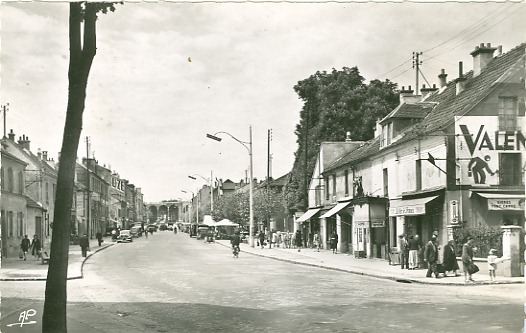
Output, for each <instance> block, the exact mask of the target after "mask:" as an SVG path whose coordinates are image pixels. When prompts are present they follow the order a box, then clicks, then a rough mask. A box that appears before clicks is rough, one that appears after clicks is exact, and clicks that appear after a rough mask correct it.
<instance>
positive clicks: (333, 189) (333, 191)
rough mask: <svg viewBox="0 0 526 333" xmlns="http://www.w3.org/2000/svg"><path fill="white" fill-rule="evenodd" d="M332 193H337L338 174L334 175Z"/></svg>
mask: <svg viewBox="0 0 526 333" xmlns="http://www.w3.org/2000/svg"><path fill="white" fill-rule="evenodd" d="M332 195H333V196H335V195H336V175H332Z"/></svg>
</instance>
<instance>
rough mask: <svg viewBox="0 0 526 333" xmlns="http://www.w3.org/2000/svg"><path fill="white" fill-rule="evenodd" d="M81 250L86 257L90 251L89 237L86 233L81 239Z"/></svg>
mask: <svg viewBox="0 0 526 333" xmlns="http://www.w3.org/2000/svg"><path fill="white" fill-rule="evenodd" d="M79 245H80V250H81V251H82V256H83V257H86V256H87V254H88V251H89V239H88V236H86V234H83V235H82V237H80V240H79Z"/></svg>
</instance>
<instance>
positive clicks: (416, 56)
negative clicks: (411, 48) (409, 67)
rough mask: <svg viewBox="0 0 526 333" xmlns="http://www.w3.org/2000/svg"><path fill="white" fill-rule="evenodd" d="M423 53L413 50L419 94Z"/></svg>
mask: <svg viewBox="0 0 526 333" xmlns="http://www.w3.org/2000/svg"><path fill="white" fill-rule="evenodd" d="M421 55H422V52H413V68H415V72H416V86H415V87H416V91H415V93H416V95H418V91H419V89H420V88H419V86H418V74H419V71H420V65H422V60H420V56H421Z"/></svg>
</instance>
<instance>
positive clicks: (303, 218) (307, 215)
mask: <svg viewBox="0 0 526 333" xmlns="http://www.w3.org/2000/svg"><path fill="white" fill-rule="evenodd" d="M320 209H321V208H311V209H309V210H308V211H307V212H306V213H305V214H303V215H301V216H300V218H298V219H297V220H296V222H305V221H307V220H308V219H310V218H311V217H313V216H314V215H315V214H316V213H317V212H319V211H320Z"/></svg>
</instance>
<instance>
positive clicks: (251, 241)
mask: <svg viewBox="0 0 526 333" xmlns="http://www.w3.org/2000/svg"><path fill="white" fill-rule="evenodd" d="M218 134H226V135H228V136H230V137H231V138H232V139H234V140H236V141H237V142H239V143H240V144H242V145H243V147H245V148H246V149H247V150H248V156H249V159H250V183H249V202H250V203H249V207H250V208H249V209H250V213H249V216H250V227H249V235H248V243H249V245H250V246H251V247H254V195H253V193H252V192H253V189H254V185H253V184H252V182H253V181H254V175H253V163H252V126H249V141H248V142H244V141H241V140H239V139H238V138H236V137H235V136H233V135H232V134H230V133H228V132H217V133H215V134H213V135H212V134H206V137H207V138H209V139H212V140H216V141H221V140H222V139H221V138H220V137H218V136H217V135H218ZM247 145H248V146H247Z"/></svg>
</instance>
